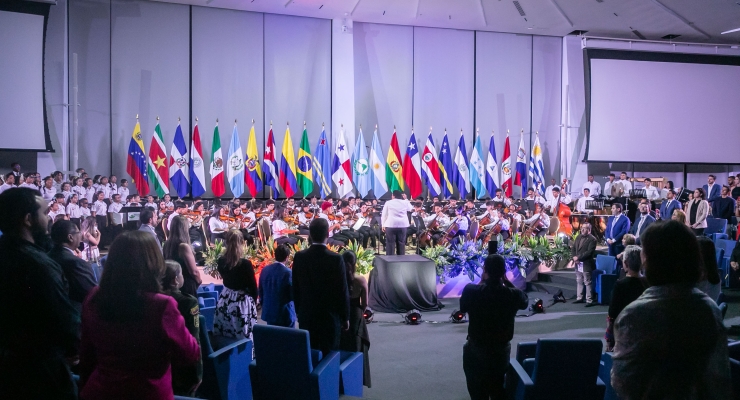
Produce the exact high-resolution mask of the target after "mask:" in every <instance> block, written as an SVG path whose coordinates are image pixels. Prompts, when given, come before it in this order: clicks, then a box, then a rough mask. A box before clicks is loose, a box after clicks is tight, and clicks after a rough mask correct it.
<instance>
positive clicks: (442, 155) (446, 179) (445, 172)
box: [439, 129, 465, 198]
mask: <svg viewBox="0 0 740 400" xmlns="http://www.w3.org/2000/svg"><path fill="white" fill-rule="evenodd" d="M453 170H454V168H453V167H452V152H451V151H450V142H449V141H448V140H447V129H445V136H444V138H442V147H440V148H439V184H440V185H441V187H442V197H445V198H447V197H450V195H451V194H452V193H453V192H454V191H455V189H454V188H453V185H452V174H453V172H452V171H453ZM463 198H465V197H464V196H463Z"/></svg>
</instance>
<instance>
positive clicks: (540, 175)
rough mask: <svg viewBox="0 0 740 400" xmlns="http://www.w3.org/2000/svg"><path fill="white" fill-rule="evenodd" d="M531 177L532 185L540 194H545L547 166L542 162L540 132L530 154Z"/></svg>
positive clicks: (535, 138)
mask: <svg viewBox="0 0 740 400" xmlns="http://www.w3.org/2000/svg"><path fill="white" fill-rule="evenodd" d="M529 177H530V178H532V187H533V188H534V190H536V191H537V193H539V194H540V195H544V194H545V167H544V166H543V164H542V148H541V147H540V136H539V134H538V135H536V136H535V137H534V146H533V147H532V154H530V156H529ZM525 193H526V191H525Z"/></svg>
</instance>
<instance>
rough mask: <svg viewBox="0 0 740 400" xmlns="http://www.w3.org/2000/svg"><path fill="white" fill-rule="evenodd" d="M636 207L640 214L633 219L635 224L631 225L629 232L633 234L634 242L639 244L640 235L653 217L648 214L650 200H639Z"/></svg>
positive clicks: (653, 219)
mask: <svg viewBox="0 0 740 400" xmlns="http://www.w3.org/2000/svg"><path fill="white" fill-rule="evenodd" d="M637 209H638V210H639V211H640V215H638V216H637V218H636V219H635V224H634V225H632V228H631V229H630V233H631V234H633V235H635V243H636V244H638V245H639V244H640V235H641V234H642V233H643V232H645V230H646V229H647V228H648V226H650V224H652V223H653V222H655V218H653V216H652V215H650V202H649V201H648V199H642V200H640V205H639V206H637Z"/></svg>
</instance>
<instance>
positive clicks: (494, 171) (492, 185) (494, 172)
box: [486, 132, 499, 198]
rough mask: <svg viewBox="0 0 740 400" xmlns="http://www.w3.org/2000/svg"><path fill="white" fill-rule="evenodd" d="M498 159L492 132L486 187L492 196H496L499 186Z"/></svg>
mask: <svg viewBox="0 0 740 400" xmlns="http://www.w3.org/2000/svg"><path fill="white" fill-rule="evenodd" d="M498 175H499V174H498V160H496V141H495V138H494V135H493V132H491V142H490V143H489V145H488V162H487V163H486V188H488V195H489V196H491V198H494V197H495V196H496V189H498V188H499V180H498V179H499V178H498Z"/></svg>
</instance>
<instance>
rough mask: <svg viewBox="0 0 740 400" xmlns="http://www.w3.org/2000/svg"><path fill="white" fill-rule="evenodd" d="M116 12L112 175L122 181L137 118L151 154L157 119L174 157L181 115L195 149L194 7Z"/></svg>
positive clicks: (136, 4)
mask: <svg viewBox="0 0 740 400" xmlns="http://www.w3.org/2000/svg"><path fill="white" fill-rule="evenodd" d="M111 14H112V21H111V23H112V34H111V76H112V90H111V108H112V110H113V112H112V116H111V126H112V131H113V143H112V145H113V151H112V154H111V155H112V158H113V171H112V172H113V173H114V174H116V175H118V176H119V177H121V176H126V160H127V150H128V145H129V141H130V140H131V132H132V131H133V128H134V124H135V123H136V119H135V117H136V114H139V118H140V122H141V132H142V136H143V139H144V142H145V143H146V146H147V150H148V148H149V143H150V141H151V137H152V134H153V132H154V126H155V124H156V117H157V116H159V117H160V123H161V128H162V134H163V136H164V143H165V146H166V147H167V153H168V154H169V149H170V146H171V144H172V139H173V137H174V133H175V128H176V127H177V118H178V117H181V118H182V121H181V125H182V129H183V135H184V137H185V140H186V141H187V142H188V143H187V145H188V146H189V145H190V143H189V141H190V133H191V132H190V129H191V126H193V122H192V121H191V120H190V114H189V112H190V111H189V110H190V6H186V5H179V4H169V3H155V2H148V1H113V3H112V5H111ZM127 178H128V177H127ZM129 180H130V179H129ZM130 188H131V191H132V192H134V191H135V188H134V186H133V185H130ZM173 193H174V191H173Z"/></svg>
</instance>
